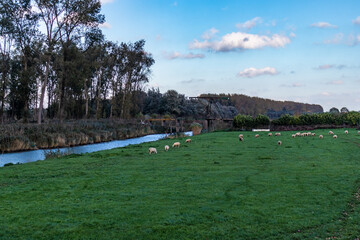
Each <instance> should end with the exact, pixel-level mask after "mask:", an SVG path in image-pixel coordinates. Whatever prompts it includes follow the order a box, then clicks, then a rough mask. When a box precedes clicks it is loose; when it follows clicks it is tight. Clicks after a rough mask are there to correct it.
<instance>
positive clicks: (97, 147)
mask: <svg viewBox="0 0 360 240" xmlns="http://www.w3.org/2000/svg"><path fill="white" fill-rule="evenodd" d="M167 135H168V134H152V135H147V136H144V137H138V138H131V139H124V140H116V141H111V142H104V143H95V144H88V145H83V146H76V147H68V148H57V149H53V150H54V151H57V150H59V151H60V152H62V153H65V152H66V153H74V154H80V153H91V152H96V151H101V150H106V149H113V148H118V147H125V146H127V145H130V144H139V143H144V142H153V141H157V140H159V139H161V138H164V137H166V136H167ZM185 135H188V136H191V135H192V132H185ZM45 151H49V150H46V149H41V150H33V151H26V152H18V153H4V154H1V155H0V167H3V166H4V165H5V164H7V163H14V164H16V163H28V162H34V161H38V160H44V159H45V154H44V152H45Z"/></svg>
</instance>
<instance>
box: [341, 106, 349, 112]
mask: <svg viewBox="0 0 360 240" xmlns="http://www.w3.org/2000/svg"><path fill="white" fill-rule="evenodd" d="M340 112H341V113H348V112H349V109H347V108H346V107H343V108H341V110H340Z"/></svg>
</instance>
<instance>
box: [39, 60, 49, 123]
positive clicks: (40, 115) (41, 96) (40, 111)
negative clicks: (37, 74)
mask: <svg viewBox="0 0 360 240" xmlns="http://www.w3.org/2000/svg"><path fill="white" fill-rule="evenodd" d="M49 68H50V56H48V59H47V61H46V68H45V77H44V81H43V83H42V86H41V95H40V105H39V112H38V119H37V123H38V124H41V119H42V112H43V105H44V98H45V89H46V86H47V82H48V78H49V71H50V69H49Z"/></svg>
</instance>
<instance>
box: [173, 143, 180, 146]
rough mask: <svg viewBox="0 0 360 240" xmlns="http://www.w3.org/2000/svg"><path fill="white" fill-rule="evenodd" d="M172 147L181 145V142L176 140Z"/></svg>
mask: <svg viewBox="0 0 360 240" xmlns="http://www.w3.org/2000/svg"><path fill="white" fill-rule="evenodd" d="M172 147H180V142H174V144H173V145H172Z"/></svg>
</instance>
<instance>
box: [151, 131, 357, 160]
mask: <svg viewBox="0 0 360 240" xmlns="http://www.w3.org/2000/svg"><path fill="white" fill-rule="evenodd" d="M344 133H345V134H349V131H348V130H345V132H344ZM358 134H360V131H358ZM272 135H273V134H272V133H268V136H269V137H271V136H272ZM329 135H332V136H333V138H334V139H336V138H338V136H337V135H336V134H334V132H333V131H329ZM275 136H281V133H279V132H277V133H275ZM307 136H312V137H314V136H316V134H315V133H312V132H303V133H301V132H297V133H295V134H292V135H291V137H292V138H295V137H307ZM258 137H260V134H256V135H255V138H258ZM319 138H320V139H323V138H324V136H323V135H319ZM239 141H240V142H243V141H244V135H243V134H240V135H239ZM190 142H191V139H190V138H189V139H186V140H185V143H190ZM277 144H278V145H279V146H280V145H281V144H282V141H278V142H277ZM172 147H180V142H175V143H174V144H173V145H172ZM169 149H170V147H169V145H165V151H166V152H167V151H168V150H169ZM152 153H156V154H157V150H156V148H154V147H150V148H149V154H152Z"/></svg>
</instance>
